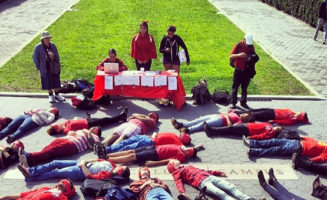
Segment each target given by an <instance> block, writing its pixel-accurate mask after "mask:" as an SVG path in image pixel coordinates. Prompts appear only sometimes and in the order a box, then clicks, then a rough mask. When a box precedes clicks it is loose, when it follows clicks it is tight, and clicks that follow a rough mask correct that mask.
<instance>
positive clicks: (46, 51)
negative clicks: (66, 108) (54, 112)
mask: <svg viewBox="0 0 327 200" xmlns="http://www.w3.org/2000/svg"><path fill="white" fill-rule="evenodd" d="M50 39H51V35H50V33H49V32H48V31H44V32H42V33H41V42H40V43H38V44H37V45H36V46H35V49H34V54H33V61H34V64H35V66H36V68H37V69H38V70H39V71H40V74H41V84H42V90H48V92H49V102H50V103H54V101H55V99H56V100H58V101H65V98H64V97H62V96H60V95H59V92H58V90H59V88H60V87H61V84H60V57H59V53H58V50H57V47H56V45H55V44H53V43H51V42H50ZM53 89H54V91H55V96H53V92H52V90H53Z"/></svg>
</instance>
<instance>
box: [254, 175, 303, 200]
mask: <svg viewBox="0 0 327 200" xmlns="http://www.w3.org/2000/svg"><path fill="white" fill-rule="evenodd" d="M258 179H259V183H260V185H261V187H262V188H263V189H264V190H265V191H266V192H268V194H269V195H270V196H271V197H272V198H273V199H276V200H291V199H294V200H305V199H304V198H301V197H299V196H297V195H295V194H292V193H290V192H289V191H287V189H286V188H285V187H283V186H282V185H281V184H280V183H279V182H278V181H277V179H276V177H275V175H274V170H273V169H272V168H270V169H269V180H268V183H269V185H271V186H273V187H274V188H276V189H274V188H273V187H271V186H269V185H268V184H267V182H266V180H265V177H264V175H263V172H262V171H261V170H260V171H259V172H258Z"/></svg>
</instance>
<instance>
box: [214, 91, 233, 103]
mask: <svg viewBox="0 0 327 200" xmlns="http://www.w3.org/2000/svg"><path fill="white" fill-rule="evenodd" d="M212 101H214V102H215V103H217V104H220V105H225V106H227V105H229V104H230V103H231V101H232V95H230V94H229V92H228V91H227V90H215V92H214V93H213V94H212Z"/></svg>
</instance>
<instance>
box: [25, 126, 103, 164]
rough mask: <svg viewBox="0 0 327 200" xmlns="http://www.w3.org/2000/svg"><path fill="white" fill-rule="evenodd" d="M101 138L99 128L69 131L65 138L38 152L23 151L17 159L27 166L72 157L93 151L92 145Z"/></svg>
mask: <svg viewBox="0 0 327 200" xmlns="http://www.w3.org/2000/svg"><path fill="white" fill-rule="evenodd" d="M100 137H101V128H100V127H99V126H97V127H92V128H90V129H89V130H88V129H83V130H78V131H69V132H68V133H67V135H66V136H65V137H62V138H57V139H55V140H53V141H52V142H51V143H50V144H48V145H47V146H46V147H44V148H43V149H42V150H41V151H39V152H25V151H23V152H22V154H21V155H20V157H19V162H20V163H23V164H25V166H29V165H37V164H40V163H44V162H49V161H52V160H54V159H56V158H60V157H63V156H69V155H73V154H76V153H79V152H83V151H86V150H87V149H88V148H90V149H93V146H94V143H95V142H99V141H100V139H99V138H100Z"/></svg>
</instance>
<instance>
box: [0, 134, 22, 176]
mask: <svg viewBox="0 0 327 200" xmlns="http://www.w3.org/2000/svg"><path fill="white" fill-rule="evenodd" d="M23 150H24V144H23V143H22V142H21V141H19V140H16V141H15V142H13V143H11V144H10V146H0V170H2V169H6V168H7V167H9V166H10V165H11V164H13V163H16V162H18V159H19V155H18V153H19V152H21V151H23Z"/></svg>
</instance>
